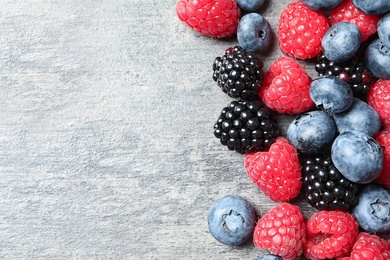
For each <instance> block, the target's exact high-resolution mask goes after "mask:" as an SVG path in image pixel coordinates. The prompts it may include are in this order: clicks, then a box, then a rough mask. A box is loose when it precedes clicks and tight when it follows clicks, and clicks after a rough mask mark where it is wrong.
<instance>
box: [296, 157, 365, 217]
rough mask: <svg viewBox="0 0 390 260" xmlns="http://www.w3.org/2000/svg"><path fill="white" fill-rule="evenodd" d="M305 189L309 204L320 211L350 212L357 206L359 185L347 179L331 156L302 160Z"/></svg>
mask: <svg viewBox="0 0 390 260" xmlns="http://www.w3.org/2000/svg"><path fill="white" fill-rule="evenodd" d="M301 164H302V176H303V187H304V191H305V193H306V200H307V202H308V203H309V204H310V205H311V206H313V207H314V208H316V209H319V210H337V209H339V210H343V211H348V210H350V209H351V208H352V207H353V206H354V205H356V203H357V200H358V196H357V192H358V189H359V185H358V184H356V183H354V182H351V181H349V180H348V179H346V178H345V177H344V176H343V175H342V174H341V173H340V172H339V171H338V170H337V168H336V167H335V166H334V165H333V162H332V160H331V158H330V156H322V155H314V156H307V157H305V158H302V163H301Z"/></svg>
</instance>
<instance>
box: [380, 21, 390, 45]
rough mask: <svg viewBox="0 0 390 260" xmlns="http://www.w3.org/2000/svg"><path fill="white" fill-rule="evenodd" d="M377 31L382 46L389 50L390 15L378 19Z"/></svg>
mask: <svg viewBox="0 0 390 260" xmlns="http://www.w3.org/2000/svg"><path fill="white" fill-rule="evenodd" d="M377 31H378V36H379V39H381V41H382V44H383V45H385V46H386V47H387V48H390V13H388V14H386V15H384V16H382V17H381V18H380V19H379V22H378V29H377Z"/></svg>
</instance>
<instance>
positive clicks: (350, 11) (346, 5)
mask: <svg viewBox="0 0 390 260" xmlns="http://www.w3.org/2000/svg"><path fill="white" fill-rule="evenodd" d="M378 20H379V16H376V15H369V14H366V13H363V12H362V11H360V10H359V9H357V8H356V7H355V5H354V4H353V3H352V1H351V0H347V1H344V2H343V3H342V4H341V5H339V6H338V7H337V8H335V9H333V10H332V11H331V12H330V14H329V23H330V24H331V25H333V24H336V23H339V22H351V23H354V24H356V25H357V27H359V29H360V33H361V34H362V38H361V41H365V40H367V38H368V37H370V36H371V35H373V34H374V33H376V29H377V23H378Z"/></svg>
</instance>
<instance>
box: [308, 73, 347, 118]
mask: <svg viewBox="0 0 390 260" xmlns="http://www.w3.org/2000/svg"><path fill="white" fill-rule="evenodd" d="M310 98H311V99H312V100H313V102H314V104H316V106H317V107H318V108H320V109H321V110H323V111H324V112H326V113H328V115H333V113H340V112H343V111H345V110H347V109H348V108H349V107H350V106H351V104H352V101H353V92H352V89H351V87H350V86H349V84H348V83H346V82H344V81H342V80H341V79H339V78H338V77H336V76H321V77H319V78H317V79H315V80H313V81H312V83H311V84H310Z"/></svg>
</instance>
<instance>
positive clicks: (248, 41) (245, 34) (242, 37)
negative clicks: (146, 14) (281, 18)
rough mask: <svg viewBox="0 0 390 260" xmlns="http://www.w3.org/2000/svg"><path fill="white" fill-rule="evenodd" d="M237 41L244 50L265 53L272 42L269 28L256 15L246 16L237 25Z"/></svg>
mask: <svg viewBox="0 0 390 260" xmlns="http://www.w3.org/2000/svg"><path fill="white" fill-rule="evenodd" d="M237 40H238V42H239V44H240V45H241V46H242V47H243V48H244V49H246V50H249V51H251V52H265V51H267V50H268V48H269V46H270V44H271V40H272V33H271V27H270V25H269V23H268V21H267V20H266V19H265V18H264V17H263V16H262V15H260V14H258V13H249V14H246V15H244V16H243V17H242V18H241V20H240V22H239V23H238V27H237Z"/></svg>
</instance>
